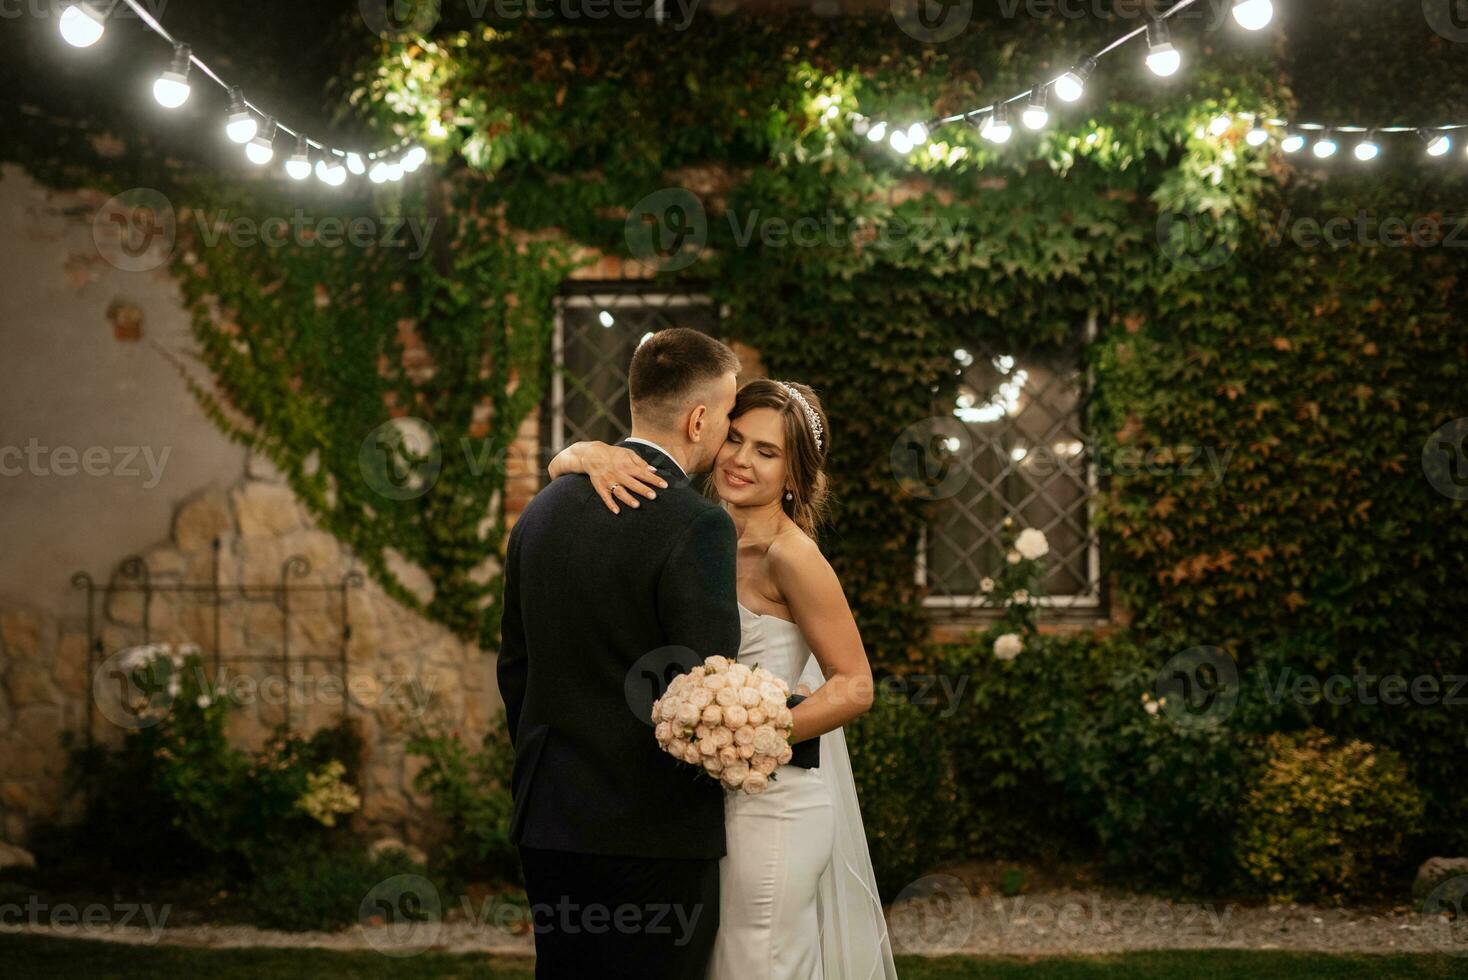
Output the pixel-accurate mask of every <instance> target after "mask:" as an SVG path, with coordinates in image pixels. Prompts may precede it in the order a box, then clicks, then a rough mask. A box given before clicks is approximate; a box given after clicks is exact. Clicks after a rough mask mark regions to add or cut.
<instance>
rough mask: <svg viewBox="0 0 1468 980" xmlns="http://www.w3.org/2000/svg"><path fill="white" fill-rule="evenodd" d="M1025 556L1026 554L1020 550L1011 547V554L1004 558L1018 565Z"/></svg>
mask: <svg viewBox="0 0 1468 980" xmlns="http://www.w3.org/2000/svg"><path fill="white" fill-rule="evenodd" d="M1023 557H1024V556H1023V555H1021V554H1020V553H1019V552H1018V551H1015V550H1013V549H1010V551H1009V554H1007V555H1005V556H1004V560H1005V561H1007V562H1009V563H1010V564H1011V565H1018V564H1019V560H1020V559H1021V558H1023Z"/></svg>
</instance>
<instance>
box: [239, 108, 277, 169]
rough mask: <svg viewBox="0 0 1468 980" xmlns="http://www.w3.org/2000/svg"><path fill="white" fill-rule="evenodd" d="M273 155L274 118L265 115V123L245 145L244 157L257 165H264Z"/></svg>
mask: <svg viewBox="0 0 1468 980" xmlns="http://www.w3.org/2000/svg"><path fill="white" fill-rule="evenodd" d="M274 157H275V118H274V117H273V116H272V117H267V118H266V120H265V125H264V126H262V127H260V131H259V132H258V133H256V134H255V138H254V139H252V140H250V142H249V144H248V145H247V146H246V147H245V158H246V159H247V160H249V161H250V162H251V163H253V164H255V165H257V166H261V167H263V166H265V165H266V164H267V163H269V162H270V161H271V160H272V159H274Z"/></svg>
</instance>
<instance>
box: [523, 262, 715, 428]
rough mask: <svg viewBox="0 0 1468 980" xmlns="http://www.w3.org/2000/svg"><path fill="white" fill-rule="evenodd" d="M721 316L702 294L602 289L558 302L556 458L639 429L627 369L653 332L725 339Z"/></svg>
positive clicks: (552, 421)
mask: <svg viewBox="0 0 1468 980" xmlns="http://www.w3.org/2000/svg"><path fill="white" fill-rule="evenodd" d="M718 324H719V311H718V308H717V307H716V306H715V305H714V303H713V302H712V301H711V300H710V299H709V298H708V297H707V296H705V295H701V294H697V293H668V292H639V291H638V290H637V288H636V287H634V286H623V285H620V284H619V285H616V286H608V285H602V286H595V287H590V288H583V289H581V290H579V291H577V292H574V293H568V294H567V295H564V296H562V297H560V299H559V300H558V301H557V310H556V328H555V334H554V336H553V339H552V342H551V343H552V369H551V378H550V386H549V392H550V393H549V396H548V400H547V405H546V411H545V412H544V413H543V418H544V419H545V423H546V424H545V425H544V426H543V432H542V435H543V444H544V445H545V446H547V447H548V449H549V452H550V454H551V455H554V454H555V453H558V452H560V451H561V450H562V449H563V448H565V447H566V446H568V445H570V444H571V443H573V442H576V441H578V440H581V439H600V440H601V441H603V442H616V441H617V440H618V439H622V438H624V437H626V436H627V435H629V434H630V433H631V431H632V419H631V416H630V414H629V411H628V405H627V369H628V367H630V366H631V364H632V353H633V352H634V351H635V350H636V349H637V345H638V344H639V343H641V342H642V339H643V338H644V337H646V336H647V335H648V334H651V333H656V332H657V331H659V330H663V329H666V328H668V327H691V328H693V329H695V330H702V331H703V332H705V333H711V334H717V333H718Z"/></svg>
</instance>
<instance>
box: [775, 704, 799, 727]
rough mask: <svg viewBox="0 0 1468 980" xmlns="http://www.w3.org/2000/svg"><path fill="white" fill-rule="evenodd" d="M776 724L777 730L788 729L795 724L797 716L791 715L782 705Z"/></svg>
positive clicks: (776, 714) (777, 713)
mask: <svg viewBox="0 0 1468 980" xmlns="http://www.w3.org/2000/svg"><path fill="white" fill-rule="evenodd" d="M774 724H775V727H776V728H786V729H788V728H789V727H790V726H791V725H793V724H795V716H794V715H792V714H791V713H790V709H789V708H787V707H785V706H784V705H783V704H782V705H780V710H779V711H778V712H776V713H775V719H774Z"/></svg>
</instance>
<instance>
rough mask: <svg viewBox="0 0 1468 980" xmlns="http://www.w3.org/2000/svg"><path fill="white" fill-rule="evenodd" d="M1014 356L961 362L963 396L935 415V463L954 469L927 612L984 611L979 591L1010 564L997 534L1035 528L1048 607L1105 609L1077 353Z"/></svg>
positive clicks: (971, 353) (934, 541) (974, 350)
mask: <svg viewBox="0 0 1468 980" xmlns="http://www.w3.org/2000/svg"><path fill="white" fill-rule="evenodd" d="M1093 329H1094V327H1090V328H1088V329H1087V331H1085V335H1084V336H1077V338H1076V341H1075V343H1073V344H1071V345H1069V346H1068V347H1066V348H1065V349H1061V350H1048V351H1045V352H1018V351H1014V350H1007V349H1006V350H1000V349H995V348H988V347H982V346H978V345H975V346H973V347H970V348H967V349H963V350H958V351H955V352H954V362H955V370H956V371H957V372H958V374H959V376H960V377H959V387H958V391H957V397H956V399H955V401H954V402H952V403H949V404H947V405H945V406H940V407H939V408H940V411H942V412H943V413H944V414H943V415H942V416H941V418H942V419H943V421H942V422H941V423H939V424H938V425H939V429H940V430H942V431H940V432H939V433H938V440H939V443H940V448H939V450H938V451H939V452H946V453H948V454H949V458H947V459H945V460H943V465H944V466H946V467H949V469H948V471H947V472H946V473H945V474H944V482H943V484H942V486H941V487H939V488H938V489H939V491H940V492H935V493H933V495H932V496H933V497H934V499H935V500H936V504H935V508H936V511H935V515H934V517H933V518H932V519H931V521H930V522H929V524H928V527H927V528H926V533H925V534H924V535H923V540H922V543H921V545H920V547H921V551H920V553H919V560H918V582H919V584H923V585H926V586H927V588H928V598H927V604H928V605H929V606H930V607H933V608H934V609H947V610H952V611H954V612H963V611H971V610H972V611H980V612H982V610H983V608H984V596H983V594H982V591H981V588H980V582H981V581H982V580H983V579H984V578H986V577H993V576H995V575H997V573H998V571H999V569H1000V568H1001V567H1002V565H1003V562H1004V549H1003V547H1002V545H1001V543H1000V542H1001V524H1002V522H1003V520H1004V518H1006V517H1012V518H1014V521H1015V523H1016V525H1017V526H1019V527H1037V528H1040V529H1041V530H1043V531H1044V532H1045V535H1046V537H1048V538H1049V540H1050V554H1049V556H1048V560H1049V561H1050V564H1051V571H1050V573H1049V575H1048V576H1047V578H1046V581H1045V583H1044V591H1045V593H1046V597H1045V598H1044V599H1043V600H1041V601H1042V603H1044V604H1046V605H1050V606H1053V607H1061V608H1076V609H1088V608H1089V609H1092V610H1095V609H1097V608H1099V607H1100V606H1101V557H1100V547H1099V542H1098V540H1097V536H1096V533H1095V525H1094V521H1093V506H1094V497H1095V489H1096V479H1097V477H1096V467H1095V462H1094V458H1093V452H1094V447H1093V445H1092V440H1091V439H1090V438H1089V437H1088V435H1087V433H1086V422H1085V418H1084V414H1085V401H1086V390H1087V376H1086V372H1085V369H1084V366H1083V364H1082V344H1083V341H1084V339H1085V336H1089V335H1090V334H1091V332H1092V331H1093Z"/></svg>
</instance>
